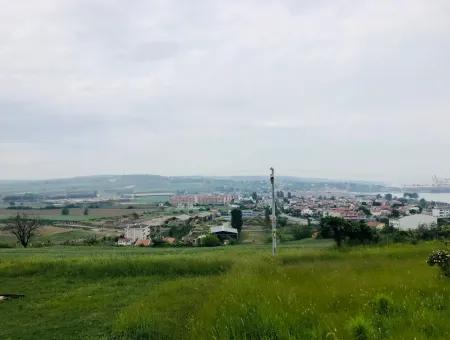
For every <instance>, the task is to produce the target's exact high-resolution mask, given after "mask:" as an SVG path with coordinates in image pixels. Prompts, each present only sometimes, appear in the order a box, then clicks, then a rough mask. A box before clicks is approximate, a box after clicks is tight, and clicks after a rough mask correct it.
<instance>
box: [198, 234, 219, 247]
mask: <svg viewBox="0 0 450 340" xmlns="http://www.w3.org/2000/svg"><path fill="white" fill-rule="evenodd" d="M221 244H222V242H221V241H220V239H219V238H218V237H217V236H216V235H212V234H209V235H206V236H205V237H204V238H203V239H201V245H202V246H203V247H217V246H220V245H221Z"/></svg>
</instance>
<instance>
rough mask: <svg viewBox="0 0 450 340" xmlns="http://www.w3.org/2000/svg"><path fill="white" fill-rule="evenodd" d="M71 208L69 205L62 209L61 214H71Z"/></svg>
mask: <svg viewBox="0 0 450 340" xmlns="http://www.w3.org/2000/svg"><path fill="white" fill-rule="evenodd" d="M69 213H70V210H69V208H67V207H64V208H62V209H61V215H69Z"/></svg>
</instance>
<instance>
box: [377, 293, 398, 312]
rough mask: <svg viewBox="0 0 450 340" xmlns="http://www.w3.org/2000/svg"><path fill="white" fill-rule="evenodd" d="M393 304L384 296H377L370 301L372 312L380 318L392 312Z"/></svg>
mask: <svg viewBox="0 0 450 340" xmlns="http://www.w3.org/2000/svg"><path fill="white" fill-rule="evenodd" d="M393 305H394V303H393V301H392V299H391V298H390V297H389V296H387V295H384V294H378V295H377V296H375V298H374V299H373V300H372V308H373V310H374V312H375V313H376V314H378V315H381V316H387V315H389V314H390V313H391V312H392V307H393Z"/></svg>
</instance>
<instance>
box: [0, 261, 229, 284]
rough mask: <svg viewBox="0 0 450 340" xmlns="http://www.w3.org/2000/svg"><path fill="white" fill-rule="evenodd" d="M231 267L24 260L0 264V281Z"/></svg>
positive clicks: (193, 272) (200, 263)
mask: <svg viewBox="0 0 450 340" xmlns="http://www.w3.org/2000/svg"><path fill="white" fill-rule="evenodd" d="M230 267H231V261H230V260H226V259H205V258H203V259H196V258H189V259H187V258H182V257H166V258H154V257H144V256H140V257H93V258H76V259H42V258H37V259H26V260H21V261H4V262H1V263H0V277H2V276H3V277H25V276H33V275H46V276H47V277H49V278H51V277H55V276H69V277H72V278H90V279H99V278H102V277H117V276H145V275H162V276H180V275H212V274H218V273H222V272H224V271H226V270H228V269H229V268H230Z"/></svg>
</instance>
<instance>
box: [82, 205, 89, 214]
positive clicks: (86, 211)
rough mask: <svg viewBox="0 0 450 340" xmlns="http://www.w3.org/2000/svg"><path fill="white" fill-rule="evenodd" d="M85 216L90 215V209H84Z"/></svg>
mask: <svg viewBox="0 0 450 340" xmlns="http://www.w3.org/2000/svg"><path fill="white" fill-rule="evenodd" d="M83 214H84V215H85V216H87V215H89V209H88V208H87V207H86V208H84V211H83Z"/></svg>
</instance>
